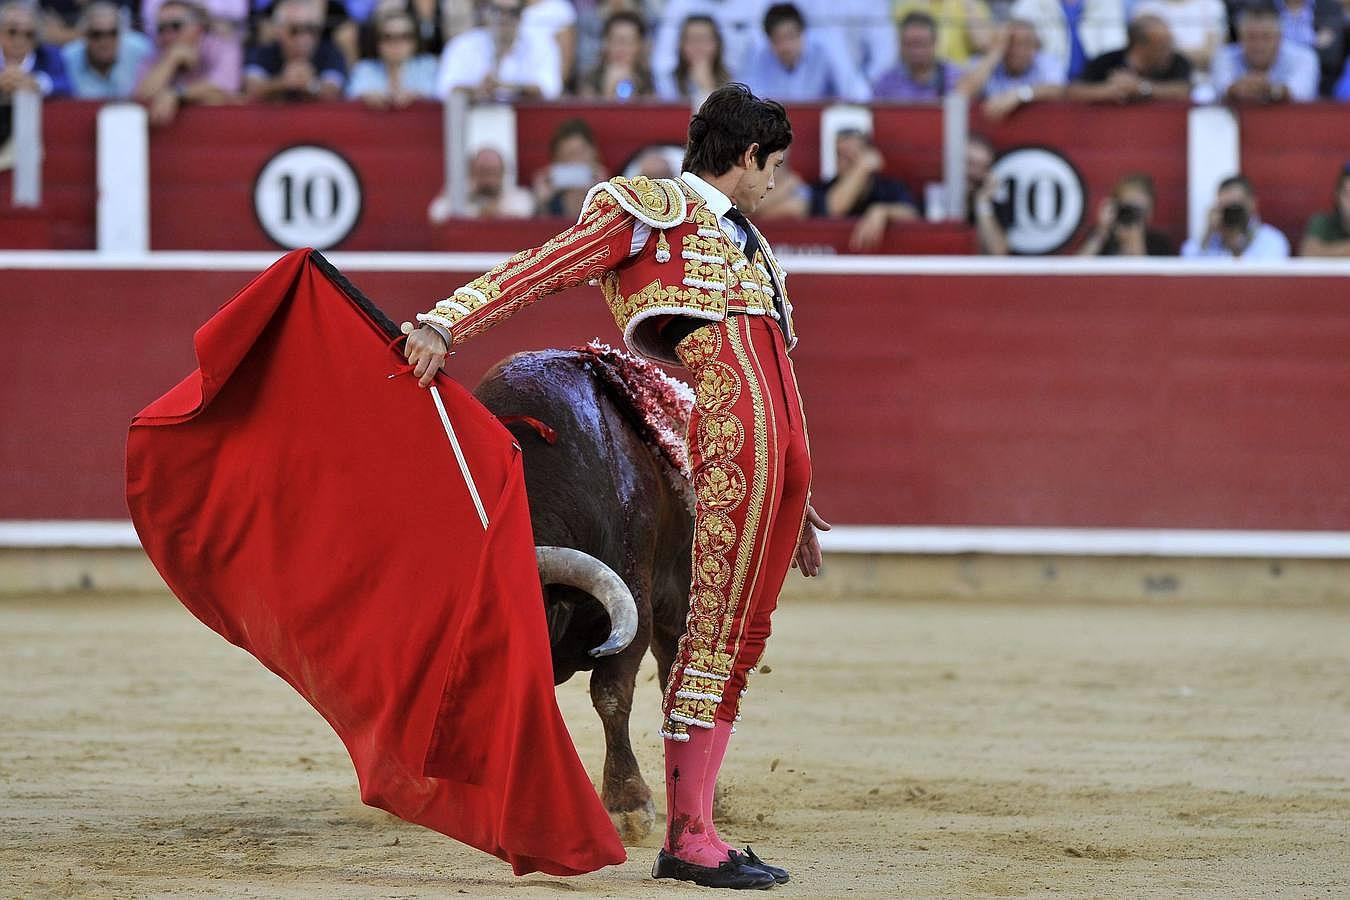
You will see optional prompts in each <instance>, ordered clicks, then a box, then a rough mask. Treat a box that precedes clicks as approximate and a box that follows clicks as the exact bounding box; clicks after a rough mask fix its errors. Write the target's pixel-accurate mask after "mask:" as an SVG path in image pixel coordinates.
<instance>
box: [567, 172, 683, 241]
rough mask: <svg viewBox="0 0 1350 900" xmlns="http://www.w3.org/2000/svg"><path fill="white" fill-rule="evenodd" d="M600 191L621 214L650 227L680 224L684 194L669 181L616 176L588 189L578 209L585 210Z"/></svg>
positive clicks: (668, 226)
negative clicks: (610, 199) (612, 200)
mask: <svg viewBox="0 0 1350 900" xmlns="http://www.w3.org/2000/svg"><path fill="white" fill-rule="evenodd" d="M600 192H604V193H606V194H608V195H609V196H611V197H613V198H614V201H615V202H616V203H618V204H619V206H620V207H622V208H623V210H624V212H626V213H628V214H629V215H631V216H632V217H633V218H635V219H637V220H638V221H639V222H644V223H646V224H648V225H650V226H651V227H653V228H659V229H666V228H672V227H674V226H676V225H678V224H680V223H681V222H683V221H684V217H685V199H684V192H683V191H681V190H680V186H679V184H678V183H677V182H676V181H675V179H673V178H648V177H646V176H645V175H638V176H636V177H634V178H625V177H623V176H622V175H617V176H615V177H614V178H611V179H610V180H609V181H602V182H600V183H599V184H597V185H596V186H595V187H593V188H591V190H590V193H588V194H587V195H586V202H585V203H584V204H583V205H582V209H583V210H585V209H587V208H589V207H590V205H591V200H592V199H594V197H595V195H596V194H598V193H600ZM583 215H584V213H583Z"/></svg>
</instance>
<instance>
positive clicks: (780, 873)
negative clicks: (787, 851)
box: [731, 847, 791, 884]
mask: <svg viewBox="0 0 1350 900" xmlns="http://www.w3.org/2000/svg"><path fill="white" fill-rule="evenodd" d="M731 858H732V859H734V860H738V861H740V863H741V865H743V866H754V867H755V868H756V869H759V870H760V871H761V872H767V873H769V874H770V875H772V876H773V880H774V881H775V882H777V883H778V884H787V883H788V881H790V880H791V876H790V875H788V871H787V869H784V868H781V867H780V866H771V865H769V864H768V863H766V862H765V861H764V860H762V859H760V858H759V857H758V856H756V855H755V851H754V850H751V849H750V848H749V847H746V848H745V852H744V853H737V852H736V851H735V850H732V851H731Z"/></svg>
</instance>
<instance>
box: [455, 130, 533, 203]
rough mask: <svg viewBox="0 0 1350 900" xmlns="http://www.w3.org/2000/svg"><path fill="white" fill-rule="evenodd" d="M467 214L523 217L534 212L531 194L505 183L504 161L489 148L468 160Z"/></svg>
mask: <svg viewBox="0 0 1350 900" xmlns="http://www.w3.org/2000/svg"><path fill="white" fill-rule="evenodd" d="M469 215H471V216H473V217H474V218H477V219H525V218H529V217H530V216H532V215H534V196H533V195H532V194H530V192H529V191H527V190H526V189H525V188H523V187H521V186H520V185H518V184H509V185H508V184H507V183H506V161H505V160H503V159H502V155H501V154H500V153H498V152H497V151H496V150H493V149H492V148H490V147H484V148H482V149H480V150H479V151H478V152H477V153H475V154H474V155H473V157H472V158H471V159H470V160H469Z"/></svg>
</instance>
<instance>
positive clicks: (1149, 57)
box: [1067, 16, 1191, 103]
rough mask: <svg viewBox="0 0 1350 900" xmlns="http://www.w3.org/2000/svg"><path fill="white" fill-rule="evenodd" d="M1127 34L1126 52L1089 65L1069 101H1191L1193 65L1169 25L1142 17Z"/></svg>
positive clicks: (1072, 87)
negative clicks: (1179, 50)
mask: <svg viewBox="0 0 1350 900" xmlns="http://www.w3.org/2000/svg"><path fill="white" fill-rule="evenodd" d="M1127 33H1128V43H1127V44H1126V45H1125V49H1124V50H1112V51H1111V52H1109V53H1103V54H1102V55H1101V56H1098V57H1096V58H1095V59H1093V60H1092V61H1091V62H1089V63H1088V64H1087V67H1086V68H1085V69H1083V76H1082V80H1081V81H1078V82H1075V83H1074V84H1071V85H1069V88H1068V91H1067V96H1068V98H1069V99H1070V100H1080V101H1085V102H1088V103H1134V102H1138V101H1142V100H1188V99H1190V96H1191V63H1190V61H1189V60H1188V59H1186V57H1184V56H1182V55H1181V54H1180V53H1177V52H1176V50H1175V49H1173V46H1172V33H1171V32H1170V31H1168V30H1167V23H1166V22H1164V21H1163V20H1162V19H1160V18H1158V17H1157V16H1140V17H1139V18H1137V19H1135V20H1134V21H1133V22H1131V23H1130V27H1129V30H1128V32H1127Z"/></svg>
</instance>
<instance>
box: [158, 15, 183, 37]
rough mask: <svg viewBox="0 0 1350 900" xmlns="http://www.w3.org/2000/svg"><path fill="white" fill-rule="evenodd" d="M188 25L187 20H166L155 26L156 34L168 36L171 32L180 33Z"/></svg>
mask: <svg viewBox="0 0 1350 900" xmlns="http://www.w3.org/2000/svg"><path fill="white" fill-rule="evenodd" d="M187 25H188V22H187V19H165V20H164V21H163V22H160V23H159V24H158V25H156V26H155V33H156V34H168V33H169V32H171V31H172V32H175V33H177V32H179V31H182V30H183V29H184V28H186V27H187Z"/></svg>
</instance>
